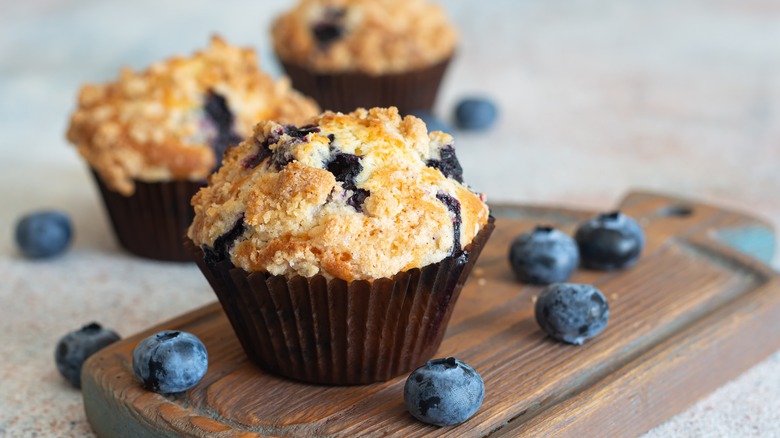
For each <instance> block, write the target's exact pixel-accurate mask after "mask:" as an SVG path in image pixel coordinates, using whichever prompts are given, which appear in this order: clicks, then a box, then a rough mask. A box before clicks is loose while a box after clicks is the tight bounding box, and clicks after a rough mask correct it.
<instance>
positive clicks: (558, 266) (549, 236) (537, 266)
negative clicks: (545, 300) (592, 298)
mask: <svg viewBox="0 0 780 438" xmlns="http://www.w3.org/2000/svg"><path fill="white" fill-rule="evenodd" d="M579 262H580V255H579V250H578V249H577V244H576V243H575V242H574V239H572V238H571V237H570V236H569V235H568V234H565V233H563V232H561V231H560V230H557V229H555V228H552V227H547V226H541V225H537V226H536V227H535V228H534V229H533V230H531V231H527V232H525V233H523V234H521V235H519V236H517V237H516V238H515V240H514V241H512V244H511V246H510V247H509V263H510V265H511V266H512V270H513V271H514V273H515V277H517V279H518V280H519V281H521V282H523V283H529V284H550V283H558V282H562V281H566V280H567V279H568V278H569V277H570V276H571V274H572V272H574V270H575V269H577V265H579Z"/></svg>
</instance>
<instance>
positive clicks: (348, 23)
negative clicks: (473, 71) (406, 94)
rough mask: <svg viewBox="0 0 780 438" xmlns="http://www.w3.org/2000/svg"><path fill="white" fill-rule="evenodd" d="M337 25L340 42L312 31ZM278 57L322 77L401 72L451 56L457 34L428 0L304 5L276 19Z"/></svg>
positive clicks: (308, 0)
mask: <svg viewBox="0 0 780 438" xmlns="http://www.w3.org/2000/svg"><path fill="white" fill-rule="evenodd" d="M323 23H324V25H326V26H336V27H335V29H336V30H335V32H338V33H341V34H342V35H341V36H340V37H336V38H333V39H331V40H329V41H328V42H326V43H323V42H321V41H318V40H317V38H316V37H315V35H314V32H313V29H314V28H315V27H316V26H318V25H320V26H321V25H323ZM272 36H273V43H274V49H275V51H276V54H277V55H278V56H279V57H280V58H281V59H282V60H283V61H286V62H290V63H293V64H297V65H300V66H302V67H306V68H308V69H311V70H312V71H315V72H320V73H340V72H349V71H358V72H362V73H369V74H375V75H378V74H385V73H397V72H405V71H410V70H415V69H419V68H424V67H428V66H431V65H434V64H436V63H438V62H441V61H443V60H444V59H446V58H448V57H450V56H452V53H453V52H454V50H455V45H456V43H457V32H456V31H455V28H454V27H453V26H452V25H451V24H450V23H449V21H448V20H447V17H446V15H445V13H444V10H443V9H442V8H441V7H440V6H438V5H435V4H432V3H429V2H428V1H427V0H301V1H300V2H299V3H298V4H297V5H296V6H295V7H294V8H293V9H292V10H290V11H289V12H287V13H285V14H283V15H282V16H280V17H279V18H277V19H276V21H275V22H274V25H273V29H272Z"/></svg>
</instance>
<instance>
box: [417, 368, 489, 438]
mask: <svg viewBox="0 0 780 438" xmlns="http://www.w3.org/2000/svg"><path fill="white" fill-rule="evenodd" d="M484 397H485V384H484V382H483V381H482V376H480V375H479V373H477V372H476V371H475V370H474V368H471V367H470V366H469V365H467V364H466V363H464V362H461V361H459V360H457V359H455V358H453V357H449V358H446V359H434V360H430V361H428V363H426V364H425V365H423V366H421V367H420V368H417V369H416V370H414V371H413V372H412V374H410V375H409V377H407V379H406V383H405V384H404V403H405V404H406V407H407V409H409V412H410V413H411V414H412V415H413V416H414V417H415V418H417V419H418V420H420V421H422V422H424V423H428V424H433V425H435V426H452V425H455V424H460V423H463V422H464V421H466V420H468V419H469V418H471V416H472V415H474V413H475V412H477V410H478V409H479V407H480V406H481V405H482V400H483V399H484Z"/></svg>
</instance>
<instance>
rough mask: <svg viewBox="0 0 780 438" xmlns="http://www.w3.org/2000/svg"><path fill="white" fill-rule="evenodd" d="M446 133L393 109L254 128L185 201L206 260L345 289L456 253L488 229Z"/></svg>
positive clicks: (194, 236) (479, 199) (485, 209)
mask: <svg viewBox="0 0 780 438" xmlns="http://www.w3.org/2000/svg"><path fill="white" fill-rule="evenodd" d="M452 145H453V139H452V137H451V136H449V135H448V134H445V133H443V132H439V131H436V132H431V133H428V132H427V130H426V127H425V123H424V122H423V121H422V120H420V119H418V118H416V117H414V116H406V117H405V118H403V119H402V118H401V116H400V115H399V114H398V110H397V109H396V108H387V109H383V108H373V109H370V110H365V109H358V110H356V111H355V112H353V113H350V114H341V113H333V112H329V111H328V112H325V113H323V114H322V115H320V116H317V117H314V118H312V119H311V120H309V121H308V122H307V124H306V125H304V126H300V127H296V126H294V125H283V124H279V123H276V122H271V121H269V122H260V123H259V124H258V125H257V126H256V127H255V132H254V135H253V136H252V137H251V138H249V139H247V140H246V141H244V142H242V143H241V144H240V145H238V146H236V147H233V148H231V149H229V150H228V151H227V153H226V154H225V160H224V164H223V165H222V167H221V168H220V169H219V171H218V172H217V173H215V174H213V175H211V176H210V177H209V183H208V186H207V187H204V188H202V189H201V190H200V191H199V192H198V193H197V194H196V195H195V197H193V199H192V205H193V206H194V207H195V219H194V221H193V223H192V225H191V226H190V229H189V233H188V235H189V237H190V238H191V239H192V241H193V242H194V243H195V244H196V245H199V246H201V248H203V250H204V252H205V255H206V259H207V262H209V263H216V262H219V261H222V260H225V259H228V258H229V259H230V261H231V262H232V263H233V264H234V265H236V266H238V267H240V268H242V269H244V270H245V271H248V272H268V273H270V274H273V275H285V276H287V277H293V276H295V275H301V276H304V277H311V276H314V275H317V274H322V275H324V276H325V277H327V278H341V279H343V280H346V281H352V280H374V279H378V278H382V277H392V276H393V275H395V274H397V273H398V272H402V271H405V270H408V269H413V268H420V267H424V266H427V265H429V264H432V263H437V262H439V261H441V260H442V259H444V258H445V257H447V256H449V255H455V256H457V255H460V254H461V253H462V251H463V248H464V247H465V246H466V245H468V244H469V243H470V242H471V240H472V239H473V238H474V236H475V235H476V234H477V232H479V230H480V229H481V227H482V226H483V225H484V224H485V223H486V222H487V220H488V214H489V211H488V207H487V205H485V203H484V200H483V197H482V196H481V195H478V194H475V193H473V192H471V191H470V190H469V188H468V187H467V186H465V185H464V184H463V179H462V176H463V172H462V170H461V166H460V164H459V163H458V160H457V158H456V156H455V151H454V149H453V146H452Z"/></svg>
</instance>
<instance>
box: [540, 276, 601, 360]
mask: <svg viewBox="0 0 780 438" xmlns="http://www.w3.org/2000/svg"><path fill="white" fill-rule="evenodd" d="M534 316H535V317H536V322H537V323H539V326H540V327H541V328H542V330H544V331H545V332H546V333H547V334H548V335H550V336H552V337H553V338H554V339H557V340H559V341H562V342H567V343H569V344H575V345H582V343H583V342H585V341H586V340H588V339H591V338H593V337H594V336H596V335H598V334H599V333H601V332H603V331H604V329H605V328H607V321H608V320H609V305H608V304H607V299H606V298H605V297H604V294H602V293H601V291H599V290H598V289H596V288H595V287H593V286H591V285H589V284H574V283H555V284H551V285H549V286H547V287H546V288H545V289H544V290H543V291H542V292H541V294H539V297H538V298H537V299H536V306H535V307H534Z"/></svg>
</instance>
